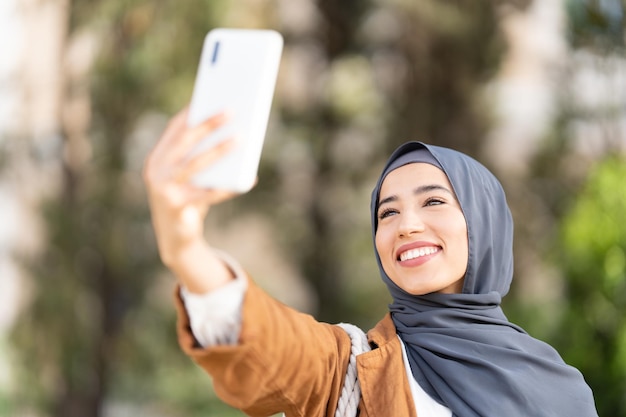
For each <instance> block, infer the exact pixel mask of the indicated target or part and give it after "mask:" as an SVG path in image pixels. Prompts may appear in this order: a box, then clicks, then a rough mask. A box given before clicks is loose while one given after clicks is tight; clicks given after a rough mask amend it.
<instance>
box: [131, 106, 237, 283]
mask: <svg viewBox="0 0 626 417" xmlns="http://www.w3.org/2000/svg"><path fill="white" fill-rule="evenodd" d="M225 120H226V117H225V116H224V114H218V115H216V116H213V117H211V118H209V119H207V120H206V121H205V122H203V123H202V124H200V125H198V126H197V127H193V128H189V127H188V126H187V110H186V109H184V110H182V111H180V112H179V113H178V114H177V115H176V116H175V117H173V118H172V120H171V121H170V123H169V124H168V126H167V128H166V129H165V132H164V133H163V135H162V136H161V139H159V141H158V143H157V145H156V146H155V148H154V149H153V150H152V152H151V153H150V154H149V155H148V158H147V159H146V162H145V165H144V172H143V177H144V181H145V183H146V186H147V189H148V198H149V203H150V210H151V213H152V223H153V226H154V230H155V234H156V238H157V243H158V247H159V255H160V256H161V260H162V261H163V263H164V264H165V265H166V266H167V267H168V268H170V269H171V270H172V271H173V272H174V273H175V274H176V275H177V276H178V278H179V279H180V280H181V281H182V282H183V284H184V285H186V286H187V287H188V288H189V289H190V291H194V289H195V290H196V291H195V292H204V291H207V290H210V289H212V288H214V287H216V286H218V285H220V284H221V283H223V282H225V280H227V279H230V273H229V271H228V270H225V271H219V270H215V268H217V269H220V266H221V268H225V267H224V266H223V265H222V263H221V261H219V259H217V258H216V256H215V255H214V254H213V252H212V250H211V249H210V248H209V246H208V244H207V243H206V241H205V239H204V235H203V231H204V219H205V217H206V214H207V212H208V210H209V207H210V206H211V205H213V204H217V203H220V202H222V201H224V200H226V199H228V198H231V197H233V196H234V195H235V193H233V192H232V191H225V190H210V189H209V190H207V189H201V188H197V187H194V186H193V185H191V183H190V179H191V178H192V177H193V176H194V175H195V174H197V173H198V172H200V171H201V170H202V169H204V168H206V167H207V166H209V165H210V164H211V163H213V162H215V161H217V160H219V159H220V158H221V157H223V156H224V155H225V154H226V153H227V152H228V151H229V150H230V149H231V148H232V147H233V140H232V139H229V140H226V141H224V142H221V143H220V144H218V145H216V146H214V147H211V148H210V149H207V150H204V151H202V152H200V153H198V154H194V155H193V156H190V151H191V150H192V149H194V147H195V146H196V145H197V144H198V142H199V141H201V140H202V139H203V138H205V137H206V136H207V135H209V134H211V133H213V132H214V131H215V130H217V129H218V128H219V127H220V126H222V125H223V124H224V122H225ZM213 258H215V259H213ZM209 273H210V274H209ZM224 273H226V275H227V276H223V275H224ZM209 275H210V277H208V276H209ZM214 277H216V278H214Z"/></svg>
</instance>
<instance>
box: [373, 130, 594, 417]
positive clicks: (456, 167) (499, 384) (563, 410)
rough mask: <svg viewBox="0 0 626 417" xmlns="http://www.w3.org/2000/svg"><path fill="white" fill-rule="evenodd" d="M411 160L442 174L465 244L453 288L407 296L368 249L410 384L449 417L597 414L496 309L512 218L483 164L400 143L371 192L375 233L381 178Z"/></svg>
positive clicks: (581, 384) (578, 382) (505, 280)
mask: <svg viewBox="0 0 626 417" xmlns="http://www.w3.org/2000/svg"><path fill="white" fill-rule="evenodd" d="M414 162H422V163H429V164H431V165H434V166H436V167H438V168H440V169H441V170H442V171H443V172H444V173H445V174H446V175H447V176H448V179H449V180H450V183H451V185H452V188H453V191H454V193H455V195H456V197H457V199H458V201H459V204H460V206H461V209H462V211H463V214H464V216H465V220H466V223H467V231H468V246H469V257H468V264H467V270H466V273H465V277H464V284H463V292H462V293H461V294H439V293H433V294H427V295H422V296H415V295H411V294H408V293H407V292H405V291H404V290H402V289H401V288H400V287H398V286H397V285H396V284H395V283H394V282H393V281H392V280H391V279H390V278H389V277H388V276H387V274H386V273H385V271H384V269H383V267H382V264H381V261H380V257H379V255H378V253H376V260H377V262H378V266H379V269H380V273H381V276H382V279H383V281H384V282H385V284H386V285H387V287H388V289H389V291H390V293H391V296H392V298H393V302H392V303H391V304H390V305H389V311H390V313H391V317H392V320H393V322H394V324H395V326H396V331H397V333H398V335H399V336H400V338H401V339H402V341H403V342H404V344H405V346H406V351H407V356H408V359H409V364H410V367H411V370H412V372H413V376H414V378H415V380H416V381H417V382H418V383H419V384H420V386H421V387H422V388H423V389H424V390H425V391H426V392H427V393H428V394H429V395H430V396H431V397H432V398H434V399H435V400H436V401H438V402H439V403H441V404H443V405H445V406H446V407H448V408H450V409H451V410H452V413H453V415H454V416H457V417H472V416H476V417H478V416H480V417H491V416H519V415H524V416H554V417H556V416H559V417H561V416H577V417H587V416H597V411H596V409H595V405H594V399H593V394H592V392H591V389H590V388H589V387H588V385H587V384H586V382H585V381H584V379H583V376H582V374H581V373H580V372H579V371H578V370H577V369H575V368H573V367H571V366H569V365H567V364H565V362H564V361H563V360H562V358H561V357H560V356H559V354H558V353H557V352H556V350H554V349H553V348H552V347H551V346H549V345H548V344H546V343H544V342H541V341H539V340H537V339H534V338H532V337H531V336H529V335H528V334H527V333H526V332H525V331H524V330H523V329H522V328H520V327H519V326H517V325H515V324H513V323H511V322H509V321H508V319H507V318H506V316H505V315H504V313H503V311H502V309H501V307H500V304H501V301H502V297H504V296H505V295H506V293H507V292H508V290H509V287H510V284H511V280H512V278H513V220H512V217H511V213H510V210H509V208H508V205H507V202H506V197H505V194H504V191H503V189H502V187H501V185H500V183H499V182H498V180H497V179H496V178H495V177H494V176H493V174H491V173H490V172H489V171H488V170H487V169H486V168H485V167H484V166H483V165H481V164H480V163H478V162H477V161H475V160H474V159H472V158H470V157H468V156H467V155H464V154H462V153H460V152H457V151H454V150H451V149H447V148H442V147H438V146H433V145H426V144H423V143H421V142H408V143H405V144H404V145H402V146H400V147H399V148H398V149H396V151H395V152H394V153H393V154H392V155H391V157H390V158H389V160H388V162H387V164H386V166H385V168H384V169H383V173H382V175H381V176H380V179H379V180H378V183H377V184H376V188H375V189H374V191H373V193H372V202H371V215H372V227H373V235H374V239H375V238H376V229H377V226H378V221H377V215H376V213H377V209H378V199H379V194H380V187H381V185H382V182H383V180H384V179H385V177H386V176H387V174H388V173H389V172H391V171H393V170H394V169H396V168H399V167H400V166H403V165H406V164H408V163H414Z"/></svg>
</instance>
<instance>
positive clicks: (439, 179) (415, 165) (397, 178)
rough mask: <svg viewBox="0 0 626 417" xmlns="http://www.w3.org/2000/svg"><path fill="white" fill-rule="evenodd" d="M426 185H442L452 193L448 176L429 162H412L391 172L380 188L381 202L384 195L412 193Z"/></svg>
mask: <svg viewBox="0 0 626 417" xmlns="http://www.w3.org/2000/svg"><path fill="white" fill-rule="evenodd" d="M424 185H440V186H443V187H445V188H446V189H448V190H449V191H451V192H452V186H451V184H450V180H449V179H448V176H447V175H446V174H445V173H444V172H443V171H442V170H441V169H440V168H438V167H436V166H434V165H432V164H429V163H427V162H412V163H409V164H406V165H403V166H401V167H398V168H396V169H394V170H393V171H391V172H389V173H388V174H387V176H386V177H385V178H384V179H383V182H382V184H381V187H380V193H379V201H380V199H381V198H384V196H383V195H384V194H388V193H397V192H400V191H403V190H404V191H410V190H412V189H415V188H418V187H421V186H424Z"/></svg>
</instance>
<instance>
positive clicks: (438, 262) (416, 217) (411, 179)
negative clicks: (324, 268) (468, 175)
mask: <svg viewBox="0 0 626 417" xmlns="http://www.w3.org/2000/svg"><path fill="white" fill-rule="evenodd" d="M376 215H377V217H378V229H377V230H376V250H377V251H378V256H379V257H380V260H381V263H382V266H383V269H384V270H385V272H386V273H387V275H388V276H389V278H390V279H391V280H392V281H393V282H394V283H395V284H396V285H397V286H399V287H400V288H402V289H403V290H404V291H406V292H408V293H409V294H413V295H424V294H429V293H433V292H440V293H460V292H462V290H463V277H464V275H465V270H466V268H467V262H468V256H469V248H468V238H467V224H466V222H465V217H464V216H463V212H462V211H461V206H460V205H459V203H458V201H457V199H456V196H455V195H454V192H453V191H452V186H451V185H450V181H449V180H448V177H447V176H446V174H444V172H443V171H442V170H440V169H439V168H437V167H435V166H433V165H431V164H426V163H412V164H407V165H404V166H401V167H400V168H397V169H395V170H393V171H391V172H390V173H389V174H387V177H385V180H384V181H383V183H382V186H381V189H380V196H379V200H378V212H377V214H376Z"/></svg>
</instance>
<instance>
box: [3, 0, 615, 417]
mask: <svg viewBox="0 0 626 417" xmlns="http://www.w3.org/2000/svg"><path fill="white" fill-rule="evenodd" d="M625 9H626V6H625V3H624V2H623V1H621V2H620V0H567V1H566V0H563V1H560V0H535V1H531V0H502V1H475V0H456V1H451V0H419V1H415V0H341V1H338V0H318V1H313V0H240V1H229V0H196V1H178V0H158V1H153V0H92V1H86V0H73V1H71V0H2V2H1V3H0V35H1V36H0V51H1V55H2V56H1V58H0V416H19V417H39V416H51V417H52V416H54V417H86V416H94V417H100V416H102V417H123V416H157V417H179V416H180V417H182V416H186V417H195V416H198V417H199V416H240V415H242V414H241V413H239V412H237V411H234V410H231V409H230V408H228V407H226V406H224V405H222V404H221V403H220V402H219V401H218V400H216V398H215V396H214V394H213V393H212V391H211V387H210V380H209V378H208V377H206V376H205V375H204V374H202V373H201V372H200V371H199V370H198V369H197V368H196V367H195V366H194V365H193V364H192V363H191V362H190V361H189V360H188V359H187V358H186V357H184V355H183V354H182V353H181V352H180V351H179V350H178V347H177V344H176V338H175V332H174V321H175V316H174V309H173V304H172V290H173V286H174V280H173V278H172V276H171V275H170V274H169V273H168V272H167V271H166V270H164V268H163V267H162V266H161V264H160V263H159V260H158V258H157V251H156V248H155V241H154V236H153V233H152V230H151V225H150V221H149V216H148V210H147V205H146V196H145V190H144V187H143V183H142V179H141V168H142V163H143V159H144V158H145V156H146V154H147V152H148V151H149V149H151V147H152V146H153V144H154V143H155V141H156V140H157V138H158V137H159V135H160V133H161V132H162V130H163V128H164V126H165V123H166V121H167V119H168V118H169V117H170V116H171V115H173V114H174V113H175V112H176V111H177V110H178V109H180V108H181V107H183V106H185V105H186V103H187V102H188V100H189V98H190V96H191V90H192V84H193V79H194V76H195V72H196V68H197V64H198V57H199V53H200V48H201V44H202V41H203V38H204V35H205V33H206V32H207V31H208V30H209V29H211V28H214V27H219V26H227V27H242V28H272V29H276V30H278V31H280V32H281V33H282V34H283V35H284V37H285V41H286V44H285V50H284V57H283V61H282V64H281V69H280V74H279V79H278V85H277V91H276V96H275V99H274V107H273V110H272V116H271V121H270V125H269V129H268V136H267V141H266V146H265V148H264V153H263V159H262V166H261V169H260V182H259V184H258V186H257V187H256V188H255V189H254V190H253V191H252V192H251V193H249V194H247V195H245V196H242V197H240V198H237V199H236V200H234V201H232V202H229V203H227V204H225V205H223V206H219V207H216V208H215V209H214V210H212V211H211V213H210V216H209V217H210V219H209V221H208V226H209V227H208V236H209V240H210V241H211V242H212V243H213V244H214V245H215V246H217V247H219V248H222V249H225V250H227V251H229V252H230V253H232V254H233V255H235V256H236V257H237V258H238V259H240V260H241V262H242V263H243V265H244V266H245V267H246V268H247V269H248V270H249V271H250V272H251V274H252V275H253V277H254V278H255V279H256V280H257V281H258V282H259V283H260V284H261V285H262V286H264V287H265V288H267V289H268V291H270V292H271V293H272V294H274V295H275V296H276V297H277V298H279V299H281V300H283V301H285V302H287V303H289V304H291V305H293V306H295V307H297V308H299V309H301V310H304V311H308V312H310V313H312V314H314V315H315V316H316V317H318V318H319V319H321V320H326V321H329V322H340V321H344V322H345V321H347V322H353V323H356V324H358V325H360V326H362V327H364V328H369V327H370V326H372V325H373V324H375V322H376V321H377V320H378V319H379V318H380V317H381V316H382V315H383V313H384V312H385V310H386V304H387V303H388V301H389V300H388V296H387V294H386V290H385V288H384V286H383V284H382V283H381V282H380V279H379V277H378V270H377V268H376V266H375V263H374V260H373V256H372V246H371V237H370V226H369V211H368V210H369V206H368V205H369V194H370V191H371V188H372V186H373V183H374V180H375V178H376V176H377V174H378V172H379V170H380V168H381V166H382V164H383V162H384V160H385V158H386V157H387V155H388V154H389V152H390V151H391V150H392V149H393V148H395V147H396V146H397V145H398V144H399V143H401V142H403V141H405V140H408V139H415V140H423V141H426V142H430V143H433V144H438V145H444V146H451V147H453V148H456V149H459V150H461V151H465V152H467V153H469V154H471V155H473V156H475V157H476V158H478V159H479V160H481V161H482V162H484V163H485V164H486V165H487V166H489V167H490V168H491V169H492V170H493V171H494V172H495V173H496V174H497V175H498V176H499V178H500V179H501V180H502V182H503V184H504V186H505V188H506V190H507V193H508V196H509V201H510V205H511V207H512V210H513V214H514V218H515V221H516V247H515V251H516V277H515V280H514V285H513V288H512V291H511V293H510V295H509V296H508V297H507V298H506V299H505V304H504V308H505V312H507V314H508V315H509V317H510V319H511V320H512V321H514V322H517V323H519V324H521V325H522V326H523V327H525V328H526V329H527V330H528V331H529V332H530V333H531V334H533V335H534V336H536V337H538V338H541V339H543V340H546V341H548V342H549V343H551V344H553V345H554V346H555V347H556V348H557V349H558V350H559V351H560V352H561V353H562V355H563V356H564V357H565V359H566V360H567V362H569V363H570V364H572V365H574V366H576V367H578V368H580V369H581V370H582V371H583V373H584V374H585V376H586V378H587V380H588V382H589V384H590V385H591V386H592V388H593V390H594V392H595V396H596V400H597V406H598V410H599V412H600V415H601V416H604V417H614V416H616V417H619V416H626V314H625V311H626V219H625V213H626V182H625V178H626V164H625V162H624V158H625V154H624V152H625V151H626V49H625V45H624V43H625V23H624V18H625V16H624V13H625ZM468 383H479V381H468Z"/></svg>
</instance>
